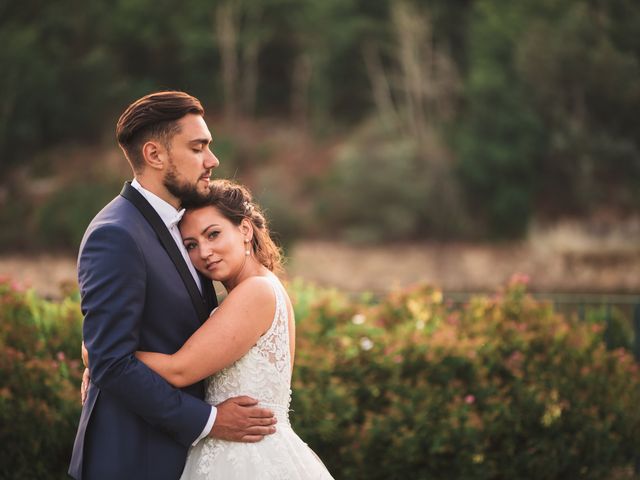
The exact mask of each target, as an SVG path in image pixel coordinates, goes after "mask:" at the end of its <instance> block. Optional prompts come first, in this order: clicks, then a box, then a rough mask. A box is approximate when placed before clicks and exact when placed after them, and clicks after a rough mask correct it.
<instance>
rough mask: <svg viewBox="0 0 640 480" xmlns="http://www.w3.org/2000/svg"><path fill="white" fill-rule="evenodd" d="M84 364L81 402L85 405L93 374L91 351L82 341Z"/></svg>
mask: <svg viewBox="0 0 640 480" xmlns="http://www.w3.org/2000/svg"><path fill="white" fill-rule="evenodd" d="M81 352H82V353H81V355H82V364H83V365H84V366H85V369H84V372H83V373H82V383H81V384H80V402H81V403H82V405H84V402H86V401H87V392H88V391H89V381H90V380H91V374H90V373H89V351H88V350H87V347H85V346H84V340H83V341H82V348H81Z"/></svg>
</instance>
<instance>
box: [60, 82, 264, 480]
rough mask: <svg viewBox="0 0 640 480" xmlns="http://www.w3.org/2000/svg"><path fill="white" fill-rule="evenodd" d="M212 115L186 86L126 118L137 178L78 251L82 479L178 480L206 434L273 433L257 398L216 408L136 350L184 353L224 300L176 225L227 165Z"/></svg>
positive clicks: (74, 464)
mask: <svg viewBox="0 0 640 480" xmlns="http://www.w3.org/2000/svg"><path fill="white" fill-rule="evenodd" d="M203 114H204V110H203V108H202V106H201V104H200V102H199V101H198V100H197V99H196V98H194V97H192V96H190V95H187V94H186V93H183V92H158V93H154V94H150V95H147V96H145V97H143V98H141V99H139V100H137V101H136V102H134V103H133V104H131V105H130V106H129V107H128V108H127V109H126V110H125V112H124V113H123V114H122V116H121V117H120V119H119V120H118V124H117V128H116V133H117V138H118V143H119V144H120V147H121V148H122V150H123V151H124V154H125V156H126V157H127V160H128V161H129V163H130V164H131V167H132V169H133V173H134V177H135V178H134V180H133V182H131V183H129V182H127V183H126V184H125V186H124V188H123V190H122V192H121V193H120V195H119V196H118V197H116V198H115V199H114V200H113V201H111V203H109V204H108V205H107V206H106V207H105V208H104V209H103V210H102V211H101V212H100V213H98V215H97V216H96V217H95V218H94V219H93V221H92V222H91V224H90V225H89V227H88V228H87V231H86V233H85V235H84V238H83V240H82V244H81V246H80V255H79V258H78V280H79V284H80V293H81V296H82V303H81V306H82V311H83V314H84V325H83V336H84V340H85V344H86V347H87V350H88V352H89V365H90V367H91V384H90V386H89V390H88V393H87V400H86V402H85V403H84V406H83V409H82V415H81V417H80V423H79V426H78V431H77V434H76V440H75V443H74V446H73V455H72V458H71V465H70V467H69V474H70V475H71V476H72V477H74V478H76V479H81V478H84V479H89V480H94V479H105V480H106V479H109V480H111V479H144V478H148V479H154V480H155V479H177V478H178V477H179V476H180V474H181V472H182V469H183V467H184V463H185V460H186V455H187V450H188V448H189V446H191V445H194V444H195V443H196V442H198V441H199V440H200V439H202V438H204V437H206V436H212V437H216V438H222V439H226V440H233V441H244V442H255V441H259V440H261V439H262V438H263V436H264V435H268V434H271V433H273V432H274V431H275V427H274V426H273V425H274V423H275V419H274V417H273V413H272V412H270V411H269V410H266V409H263V408H259V407H257V406H256V404H257V401H256V400H254V399H251V398H248V397H239V398H233V399H229V400H227V401H226V402H223V403H221V404H220V405H217V407H212V406H210V405H208V404H207V403H205V402H204V401H203V398H204V384H203V382H199V383H197V384H195V385H192V386H190V387H187V388H184V389H182V390H179V389H176V388H173V387H172V386H170V385H169V384H168V383H167V382H165V381H164V380H163V379H162V378H161V377H159V376H158V375H157V374H155V373H154V372H153V371H151V370H150V369H149V368H147V367H146V366H145V365H144V364H143V363H141V362H139V361H138V360H137V359H136V358H135V356H134V353H135V351H136V350H147V351H155V352H163V353H173V352H175V351H176V350H178V349H179V348H180V347H181V346H182V344H183V343H184V342H185V341H186V340H187V339H188V338H189V336H191V334H192V333H193V332H194V331H195V330H196V329H198V327H199V326H200V325H201V324H202V322H203V321H204V320H206V319H207V317H208V316H209V313H210V312H211V310H212V309H213V308H214V307H215V306H216V305H217V300H216V297H215V293H214V291H213V287H212V284H211V281H209V280H207V279H206V278H204V277H202V276H200V274H199V273H198V272H197V271H196V270H195V269H194V267H193V265H192V264H191V262H190V261H189V258H188V255H187V252H186V250H185V248H184V246H183V245H182V241H181V239H180V233H179V231H178V228H177V222H178V221H179V219H180V217H181V215H182V212H183V211H182V210H178V209H179V208H180V205H181V203H182V202H183V201H185V200H187V199H189V198H192V197H194V196H196V197H197V196H201V195H204V194H206V193H207V192H208V190H209V177H210V175H211V171H212V170H213V169H214V168H216V167H217V166H218V164H219V162H218V159H217V158H216V157H215V155H214V154H213V153H212V152H211V150H210V149H209V145H210V143H211V134H210V133H209V129H208V128H207V125H206V123H205V121H204V118H203Z"/></svg>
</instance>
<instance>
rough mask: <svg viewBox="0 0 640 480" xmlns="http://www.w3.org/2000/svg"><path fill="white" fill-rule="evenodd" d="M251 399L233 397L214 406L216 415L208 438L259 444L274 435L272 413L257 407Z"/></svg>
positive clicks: (255, 402) (256, 402) (274, 422)
mask: <svg viewBox="0 0 640 480" xmlns="http://www.w3.org/2000/svg"><path fill="white" fill-rule="evenodd" d="M257 405H258V401H257V400H254V399H253V398H251V397H234V398H230V399H228V400H225V401H224V402H222V403H221V404H219V405H216V408H217V409H218V413H217V415H216V421H215V422H214V424H213V428H212V429H211V432H210V433H209V436H210V437H215V438H220V439H222V440H230V441H232V442H249V443H254V442H259V441H260V440H262V439H263V438H264V436H265V435H271V434H272V433H275V431H276V427H275V426H274V425H275V424H276V422H277V420H276V417H274V415H273V412H272V411H271V410H268V409H266V408H262V407H258V406H257Z"/></svg>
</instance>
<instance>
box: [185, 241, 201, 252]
mask: <svg viewBox="0 0 640 480" xmlns="http://www.w3.org/2000/svg"><path fill="white" fill-rule="evenodd" d="M197 246H198V244H197V243H195V242H189V243H185V244H184V248H186V249H187V252H188V251H189V250H193V249H194V248H196V247H197Z"/></svg>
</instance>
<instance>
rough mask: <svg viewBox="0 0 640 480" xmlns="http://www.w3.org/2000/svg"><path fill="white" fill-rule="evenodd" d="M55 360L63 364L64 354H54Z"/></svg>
mask: <svg viewBox="0 0 640 480" xmlns="http://www.w3.org/2000/svg"><path fill="white" fill-rule="evenodd" d="M56 358H57V359H58V361H59V362H64V359H65V358H66V357H65V355H64V352H58V353H57V354H56Z"/></svg>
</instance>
